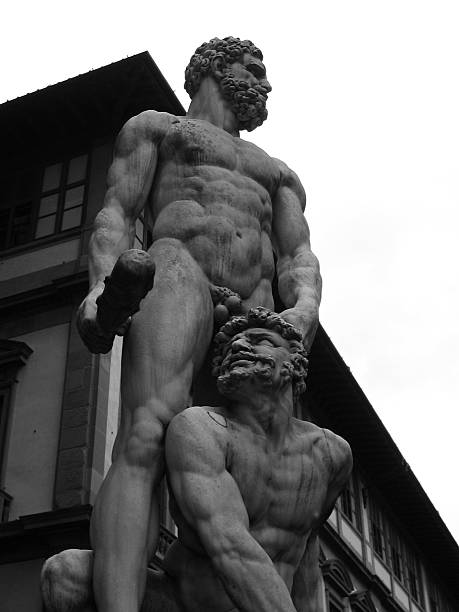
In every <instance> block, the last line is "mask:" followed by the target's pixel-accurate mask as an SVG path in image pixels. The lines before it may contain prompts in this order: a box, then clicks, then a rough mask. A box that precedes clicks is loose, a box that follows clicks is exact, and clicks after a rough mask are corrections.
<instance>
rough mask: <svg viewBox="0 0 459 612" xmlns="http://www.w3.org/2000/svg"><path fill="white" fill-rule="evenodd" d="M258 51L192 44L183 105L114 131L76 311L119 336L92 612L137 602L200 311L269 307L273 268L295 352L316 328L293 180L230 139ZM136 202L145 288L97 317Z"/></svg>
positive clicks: (210, 315) (251, 105) (261, 95)
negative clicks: (146, 268) (149, 228)
mask: <svg viewBox="0 0 459 612" xmlns="http://www.w3.org/2000/svg"><path fill="white" fill-rule="evenodd" d="M262 59H263V56H262V54H261V51H260V50H259V49H258V48H257V47H255V46H254V45H253V44H252V43H251V42H250V41H240V40H239V39H237V38H231V37H229V38H227V39H224V40H219V39H213V40H212V41H210V43H205V44H203V45H201V47H199V48H198V49H197V50H196V52H195V54H194V55H193V57H192V58H191V61H190V64H189V66H188V67H187V70H186V84H185V86H186V89H187V91H188V92H189V94H190V96H191V98H192V101H191V104H190V107H189V110H188V112H187V115H186V116H185V117H175V116H172V115H170V114H168V113H158V112H155V111H146V112H144V113H141V114H140V115H138V116H137V117H134V118H132V119H131V120H130V121H128V123H127V124H126V125H125V126H124V128H123V129H122V131H121V133H120V134H119V136H118V139H117V143H116V147H115V152H114V159H113V164H112V166H111V168H110V171H109V174H108V180H107V182H108V188H107V192H106V196H105V201H104V205H103V208H102V210H101V211H100V213H99V214H98V216H97V217H96V220H95V223H94V231H93V234H92V238H91V241H90V250H89V272H90V291H89V293H88V296H87V298H86V299H85V300H84V302H83V303H82V305H81V307H80V310H79V317H78V325H79V330H80V334H81V336H82V338H83V340H84V342H85V343H86V345H87V346H88V348H89V349H90V350H91V351H93V352H96V353H98V352H106V351H108V350H110V346H111V343H112V341H113V335H114V331H115V329H114V328H115V327H116V326H117V325H118V324H119V323H120V321H123V319H124V318H125V317H126V320H125V321H124V322H123V323H121V324H120V325H119V327H118V328H117V330H116V331H117V332H118V333H120V334H125V340H124V348H123V365H122V380H121V395H122V411H123V414H122V420H121V426H120V430H119V432H118V436H117V439H116V442H115V446H114V451H113V464H112V466H111V468H110V471H109V473H108V475H107V477H106V479H105V481H104V483H103V485H102V487H101V490H100V492H99V495H98V498H97V500H96V503H95V507H94V512H93V518H92V524H91V542H92V546H93V548H94V551H95V560H94V590H95V598H96V601H97V605H98V609H99V612H137V611H138V609H139V606H140V603H141V602H142V599H143V594H144V587H145V581H146V568H147V562H148V559H149V558H151V556H152V554H153V553H154V550H155V547H156V544H157V539H158V529H159V526H158V519H157V503H158V486H159V483H160V481H161V478H162V476H163V474H164V467H165V460H164V432H165V428H166V426H167V425H168V424H169V422H170V421H171V420H172V419H173V418H174V416H176V415H177V414H179V413H180V412H181V411H182V410H184V409H185V408H186V406H189V405H190V389H191V385H192V383H193V380H194V379H195V377H196V376H197V373H198V371H199V369H200V367H201V364H202V363H203V361H204V359H205V356H206V353H207V351H208V348H209V345H210V342H211V338H212V335H213V330H214V317H215V318H216V320H217V321H218V323H222V322H223V321H224V320H225V318H226V316H228V315H229V314H231V313H232V312H235V309H234V308H233V307H234V306H235V302H237V304H238V306H237V308H238V309H241V310H242V311H243V312H247V311H248V310H249V309H250V308H252V307H257V306H263V307H266V308H269V309H273V307H274V300H273V293H272V281H273V278H274V273H275V269H276V271H277V277H278V290H279V295H280V298H281V300H282V301H283V303H284V304H285V310H284V311H283V312H282V316H283V318H284V319H285V320H286V321H288V322H290V323H292V324H293V325H294V326H295V327H297V328H298V329H299V330H300V332H301V335H302V340H303V344H304V347H305V349H306V351H308V350H309V348H310V346H311V343H312V341H313V338H314V334H315V331H316V328H317V324H318V307H319V302H320V294H321V278H320V273H319V266H318V262H317V259H316V257H315V256H314V254H313V253H312V251H311V247H310V240H309V228H308V225H307V223H306V220H305V218H304V216H303V211H304V207H305V203H306V198H305V193H304V190H303V187H302V186H301V183H300V181H299V179H298V177H297V176H296V174H295V173H294V172H293V171H292V170H290V168H288V167H287V166H286V165H285V164H284V163H282V162H281V161H279V160H277V159H275V158H272V157H270V156H269V155H268V154H266V153H265V152H264V151H262V150H261V149H259V148H258V147H256V146H255V145H253V144H251V143H249V142H247V141H245V140H243V139H242V138H240V130H242V129H248V130H252V129H254V128H255V127H257V126H258V125H261V123H262V122H263V121H264V119H265V118H266V116H267V111H266V100H267V95H268V93H269V92H270V90H271V86H270V84H269V82H268V80H267V77H266V71H265V66H264V64H263V61H262ZM142 209H146V210H147V211H148V215H149V217H150V218H151V219H152V221H153V244H152V246H151V247H150V249H149V256H150V257H151V260H152V261H153V265H154V267H155V277H154V284H153V288H152V289H151V290H150V291H149V292H148V293H147V295H146V297H145V298H144V299H143V301H142V302H141V303H140V310H139V311H138V312H137V313H136V314H134V316H132V319H130V318H129V317H127V316H126V315H127V314H129V315H132V314H133V312H129V309H128V312H126V309H123V308H124V306H122V302H123V300H122V299H120V309H119V312H118V313H116V312H114V313H113V312H112V313H111V317H110V321H109V322H106V323H104V316H102V319H101V315H100V314H99V316H98V304H99V300H100V299H101V300H102V302H103V301H104V298H101V297H100V296H101V294H102V293H103V291H104V287H105V284H104V279H105V278H106V277H109V276H110V275H111V274H112V271H113V268H114V266H115V263H116V261H117V259H118V257H119V256H120V255H122V253H124V252H125V251H126V250H127V249H129V247H130V246H131V245H132V241H133V238H134V233H135V219H136V217H137V216H138V215H139V213H140V212H141V211H142ZM273 253H275V255H276V260H275V258H274V254H273ZM275 261H276V262H277V263H275ZM113 276H114V277H115V278H116V277H117V274H116V271H115V273H114V275H113ZM126 283H127V285H129V286H132V285H133V284H134V285H135V283H131V281H129V280H127V281H126ZM109 284H110V283H109ZM217 286H218V287H224V288H227V289H228V290H229V291H231V292H232V294H235V295H234V298H235V299H234V300H233V307H231V308H229V307H228V308H227V306H226V305H223V304H220V305H219V306H218V308H214V305H215V287H217ZM109 293H110V292H109ZM112 302H113V300H112ZM127 302H129V300H127ZM225 304H226V302H225ZM136 308H137V306H135V308H133V311H135V310H136ZM225 308H227V309H228V313H226V312H225ZM109 311H110V308H109ZM231 311H232V312H231ZM118 315H119V316H118ZM108 328H110V329H108ZM225 418H226V417H225ZM227 418H228V419H230V418H231V417H230V416H228V417H227ZM276 575H277V573H276ZM284 590H285V589H284ZM244 605H245V604H244ZM241 609H248V608H244V607H242V608H241ZM261 609H269V610H270V612H271V611H272V610H274V608H273V607H269V608H266V607H265V608H263V607H261V608H260V610H261ZM279 609H280V608H279ZM285 609H289V608H288V607H287V608H285Z"/></svg>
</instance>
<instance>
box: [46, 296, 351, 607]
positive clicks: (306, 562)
mask: <svg viewBox="0 0 459 612" xmlns="http://www.w3.org/2000/svg"><path fill="white" fill-rule="evenodd" d="M216 340H217V341H218V345H217V350H216V359H215V361H216V364H215V365H216V368H215V369H216V374H217V375H218V386H219V390H220V391H221V393H222V395H224V396H226V397H227V398H228V399H229V401H227V403H226V405H224V406H221V407H219V408H209V407H192V408H188V409H186V410H185V411H183V412H182V413H181V414H179V415H177V416H176V417H175V418H174V419H173V420H172V422H171V424H170V426H169V428H168V431H167V437H166V464H167V474H168V482H169V486H170V490H171V510H172V514H173V516H174V519H175V521H176V523H177V525H178V529H179V535H178V540H177V541H176V542H174V544H173V545H172V547H171V548H170V549H169V551H168V553H167V555H166V558H165V560H164V568H165V570H164V572H163V573H158V572H154V571H152V570H149V576H148V588H147V594H146V597H145V601H144V605H143V607H142V612H150V610H151V611H154V610H163V611H168V612H230V611H231V612H238V611H240V612H295V610H296V611H297V612H322V611H323V605H322V604H323V593H322V589H321V574H320V569H319V564H318V538H317V531H318V528H319V527H320V525H321V524H322V523H323V522H324V521H325V520H326V518H327V516H328V514H329V513H330V511H331V509H332V508H333V505H334V503H335V501H336V498H337V496H338V495H339V493H340V491H341V489H342V488H343V486H344V484H345V483H346V481H347V479H348V477H349V474H350V472H351V469H352V455H351V451H350V448H349V445H348V444H347V442H345V441H344V440H343V439H342V438H340V437H339V436H337V435H335V434H333V433H332V432H330V431H328V430H326V429H321V428H319V427H317V426H316V425H314V424H312V423H308V422H305V421H300V420H298V419H296V418H294V417H293V406H294V402H295V399H296V397H297V396H298V395H299V393H300V392H301V391H302V390H303V389H304V378H305V375H306V367H307V360H306V353H305V351H304V349H303V346H302V342H301V340H302V338H301V335H300V334H299V332H298V331H297V330H295V328H294V327H293V326H291V325H290V324H288V323H286V322H285V321H284V320H283V319H282V318H281V317H280V316H279V315H278V314H275V313H272V312H270V311H268V310H267V309H265V308H260V307H259V308H254V309H251V310H250V311H249V313H248V315H246V316H240V317H234V318H233V319H231V321H229V322H228V323H226V324H225V325H224V326H223V328H222V330H221V331H220V332H219V333H218V334H217V337H216ZM43 574H44V576H43V577H44V580H43V585H44V593H45V601H46V603H47V606H48V607H47V612H67V611H68V612H70V610H71V611H72V612H93V611H94V599H93V596H92V589H91V575H92V552H91V551H75V550H74V551H72V550H69V551H65V552H64V553H61V554H59V555H57V556H55V557H53V558H51V559H50V560H49V561H48V562H47V565H46V566H45V570H44V572H43Z"/></svg>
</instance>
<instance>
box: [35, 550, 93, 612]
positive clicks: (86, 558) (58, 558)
mask: <svg viewBox="0 0 459 612" xmlns="http://www.w3.org/2000/svg"><path fill="white" fill-rule="evenodd" d="M91 581H92V552H91V551H89V550H65V551H63V552H61V553H59V554H57V555H54V557H51V558H50V559H48V560H47V561H46V562H45V564H44V565H43V569H42V571H41V591H42V597H43V603H44V605H45V610H46V612H70V611H73V610H75V611H77V610H83V609H86V607H87V606H88V604H90V602H91V601H92V590H91Z"/></svg>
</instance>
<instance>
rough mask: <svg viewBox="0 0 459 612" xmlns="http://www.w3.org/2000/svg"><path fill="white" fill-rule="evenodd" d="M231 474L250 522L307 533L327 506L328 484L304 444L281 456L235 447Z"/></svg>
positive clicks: (299, 443)
mask: <svg viewBox="0 0 459 612" xmlns="http://www.w3.org/2000/svg"><path fill="white" fill-rule="evenodd" d="M232 457H233V459H232V462H231V465H230V468H229V470H230V472H231V474H232V475H233V478H234V479H235V481H236V483H237V485H238V487H239V490H240V492H241V496H242V499H243V501H244V505H245V507H246V508H247V512H248V515H249V519H250V523H251V524H252V525H255V524H257V523H267V524H270V525H272V526H276V527H281V528H286V529H287V528H288V529H291V528H294V529H296V530H299V531H301V530H305V531H306V530H308V529H310V527H311V524H312V523H313V522H314V519H315V517H316V515H317V513H318V512H319V511H320V509H321V507H322V505H323V503H324V495H325V491H326V481H325V478H324V474H321V473H320V469H319V468H318V465H317V462H316V461H315V458H314V454H313V453H310V452H308V449H306V448H305V447H304V444H302V443H301V442H297V443H293V444H291V445H289V447H288V448H285V449H284V450H283V452H282V453H272V452H269V451H267V450H266V449H263V448H261V445H253V444H251V445H248V444H237V441H236V444H235V446H234V447H233V453H232Z"/></svg>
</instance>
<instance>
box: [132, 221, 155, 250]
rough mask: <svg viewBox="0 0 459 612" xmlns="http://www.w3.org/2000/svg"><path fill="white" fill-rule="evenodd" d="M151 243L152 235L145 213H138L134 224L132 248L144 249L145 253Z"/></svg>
mask: <svg viewBox="0 0 459 612" xmlns="http://www.w3.org/2000/svg"><path fill="white" fill-rule="evenodd" d="M152 242H153V235H152V232H151V229H150V224H149V222H148V219H147V218H146V216H145V213H140V215H139V216H138V217H137V219H136V222H135V237H134V248H135V249H145V250H146V251H147V250H148V249H149V248H150V246H151V243H152Z"/></svg>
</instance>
